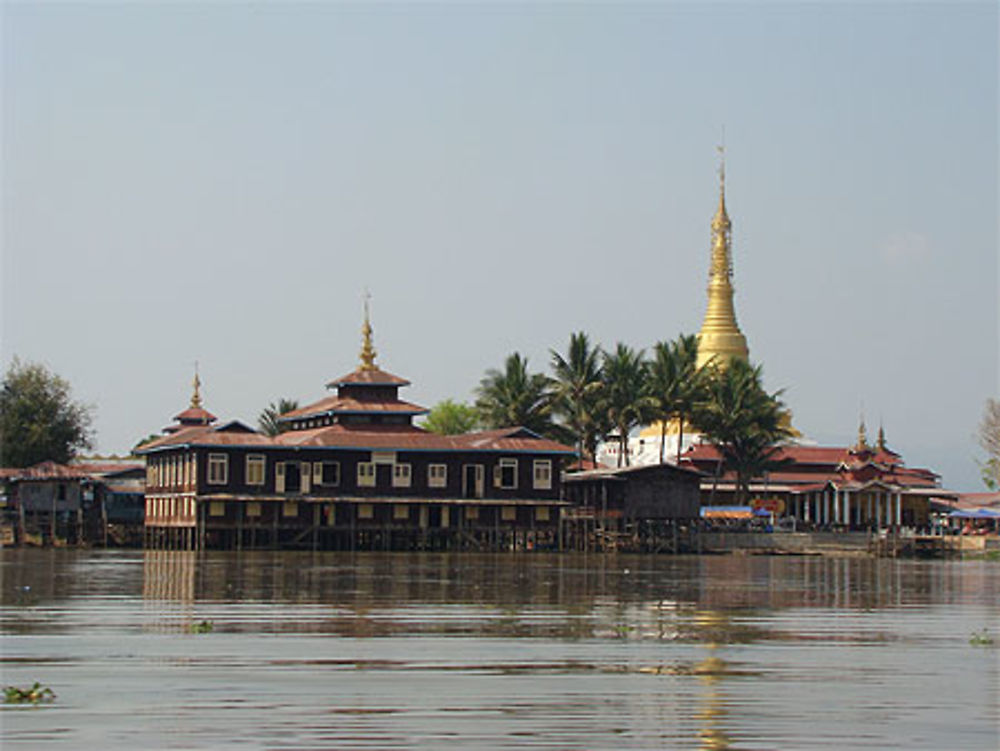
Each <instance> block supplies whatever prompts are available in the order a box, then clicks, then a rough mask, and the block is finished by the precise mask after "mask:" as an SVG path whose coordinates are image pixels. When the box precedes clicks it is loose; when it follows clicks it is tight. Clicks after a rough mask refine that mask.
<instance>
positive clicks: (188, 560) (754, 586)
mask: <svg viewBox="0 0 1000 751" xmlns="http://www.w3.org/2000/svg"><path fill="white" fill-rule="evenodd" d="M0 576H2V587H0V635H2V640H0V646H2V654H0V668H2V683H3V684H4V685H19V686H26V685H31V684H32V683H33V682H34V681H40V682H41V683H42V684H44V685H46V686H49V687H51V688H52V690H53V691H54V692H55V693H56V698H55V701H53V702H52V703H50V704H44V705H39V706H9V705H8V706H3V707H2V708H0V724H2V729H0V745H2V747H3V748H4V749H15V748H56V749H58V748H66V749H89V748H94V749H146V748H157V749H159V748H176V749H205V748H227V747H237V746H238V747H240V748H273V749H320V748H332V749H361V748H378V749H390V748H402V749H409V748H434V749H439V748H456V749H470V748H471V749H502V748H519V749H520V748H527V749H533V748H534V749H540V748H545V749H632V748H644V749H660V748H668V749H670V748H677V749H726V748H731V749H813V748H817V749H822V748H828V749H862V748H864V749H886V748H907V749H915V748H920V749H936V750H937V749H997V748H998V747H1000V710H998V704H1000V701H998V691H1000V669H998V658H1000V649H998V647H997V646H995V645H994V646H978V645H973V644H970V637H971V636H972V634H974V633H981V632H982V631H983V630H984V629H986V631H987V633H988V635H990V636H992V637H993V638H994V640H995V642H996V643H1000V617H998V616H1000V563H997V562H990V561H929V562H922V561H896V560H869V559H858V558H854V559H831V558H794V557H707V556H706V557H669V556H664V557H657V556H644V557H631V556H577V555H554V554H553V555H548V554H497V555H469V554H461V555H437V554H388V553H386V554H348V553H344V554H339V553H316V554H313V553H303V554H298V553H268V552H254V553H243V554H239V553H217V554H216V553H208V554H200V555H199V554H195V553H188V552H166V551H158V552H145V553H143V552H116V551H72V550H10V549H8V550H2V551H0ZM204 622H207V624H209V625H208V626H203V627H201V629H199V628H198V624H202V623H204ZM209 626H210V629H211V630H208V628H209ZM199 630H201V631H203V632H201V633H197V631H199Z"/></svg>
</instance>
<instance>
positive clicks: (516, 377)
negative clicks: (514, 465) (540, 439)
mask: <svg viewBox="0 0 1000 751" xmlns="http://www.w3.org/2000/svg"><path fill="white" fill-rule="evenodd" d="M476 394H477V398H476V411H477V412H478V413H479V418H480V420H481V422H482V424H483V425H484V426H485V427H487V428H509V427H515V426H521V427H525V428H527V429H528V430H532V431H534V432H535V433H538V434H539V435H546V436H549V435H553V434H554V432H555V430H554V425H553V423H552V390H551V387H550V381H549V379H548V378H547V377H546V376H544V375H542V374H541V373H529V372H528V360H527V358H524V357H521V355H520V354H519V353H517V352H515V353H514V354H512V355H510V356H508V357H507V360H506V362H505V363H504V369H503V370H502V371H501V370H496V369H490V370H488V371H486V376H485V377H484V378H483V379H482V380H481V381H480V382H479V388H478V389H477V390H476Z"/></svg>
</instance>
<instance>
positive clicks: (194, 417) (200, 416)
mask: <svg viewBox="0 0 1000 751" xmlns="http://www.w3.org/2000/svg"><path fill="white" fill-rule="evenodd" d="M174 419H175V420H177V422H200V423H204V424H206V425H207V424H208V423H210V422H215V420H216V419H218V418H216V416H215V415H213V414H212V413H211V412H209V411H208V410H207V409H202V408H201V407H188V408H187V409H186V410H184V411H183V412H181V413H180V414H179V415H174Z"/></svg>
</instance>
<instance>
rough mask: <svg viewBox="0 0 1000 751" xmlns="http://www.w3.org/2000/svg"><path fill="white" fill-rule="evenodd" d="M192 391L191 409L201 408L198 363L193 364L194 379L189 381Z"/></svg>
mask: <svg viewBox="0 0 1000 751" xmlns="http://www.w3.org/2000/svg"><path fill="white" fill-rule="evenodd" d="M191 386H193V387H194V391H193V392H192V394H191V409H201V379H200V378H199V377H198V363H197V362H195V364H194V380H193V381H191Z"/></svg>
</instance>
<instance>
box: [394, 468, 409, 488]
mask: <svg viewBox="0 0 1000 751" xmlns="http://www.w3.org/2000/svg"><path fill="white" fill-rule="evenodd" d="M412 480H413V465H411V464H393V465H392V487H394V488H408V487H410V485H411V484H412Z"/></svg>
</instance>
